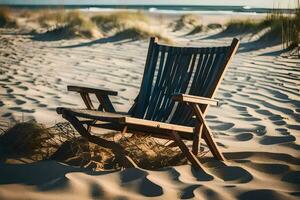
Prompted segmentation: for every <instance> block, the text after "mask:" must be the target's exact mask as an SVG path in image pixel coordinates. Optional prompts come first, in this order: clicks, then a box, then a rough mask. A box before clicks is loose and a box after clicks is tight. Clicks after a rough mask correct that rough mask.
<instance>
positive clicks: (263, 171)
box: [0, 16, 300, 200]
mask: <svg viewBox="0 0 300 200" xmlns="http://www.w3.org/2000/svg"><path fill="white" fill-rule="evenodd" d="M220 17H221V18H222V16H220ZM220 20H221V19H220ZM0 31H1V34H0V58H1V59H0V114H1V117H2V118H5V119H10V120H20V119H22V118H24V119H25V120H27V119H31V118H35V119H36V120H38V121H39V122H42V123H45V124H48V125H51V124H53V123H55V122H57V121H61V120H62V119H61V118H60V117H59V116H58V115H57V114H56V112H55V108H56V107H58V106H75V107H76V106H81V107H82V106H83V103H82V102H81V99H80V97H79V96H78V95H76V94H73V93H68V92H67V91H66V86H67V85H87V86H93V87H101V88H107V89H113V90H116V91H118V92H119V96H118V97H112V100H113V103H114V105H115V106H116V108H117V110H120V111H126V110H128V108H129V107H130V105H131V104H132V102H133V99H134V98H135V96H136V94H137V92H138V90H139V85H140V82H141V78H142V75H143V68H144V62H145V56H146V53H147V52H146V51H147V45H148V41H134V42H132V41H117V42H109V43H102V41H104V40H101V39H100V40H95V41H89V40H83V39H75V40H69V41H68V40H63V41H34V40H31V39H30V36H28V35H14V32H16V31H15V30H14V29H12V30H8V29H1V30H0ZM211 34H213V33H211ZM183 35H184V33H183V32H179V33H175V34H174V33H173V36H174V37H175V36H176V37H178V40H177V41H179V42H178V43H179V44H180V45H186V44H188V45H192V46H214V45H224V44H227V45H228V44H230V41H231V38H230V37H228V38H223V37H222V38H221V37H220V38H216V39H203V38H205V37H204V36H203V34H199V35H194V36H188V37H187V36H183ZM250 47H251V48H252V47H253V45H252V46H251V44H249V43H247V41H246V40H244V42H243V43H242V45H241V48H240V52H239V53H238V54H237V55H236V56H235V58H234V61H233V63H232V64H231V66H230V68H229V71H228V72H227V74H226V76H225V79H224V81H223V82H222V85H221V88H220V89H219V90H218V93H217V98H218V99H219V100H220V101H221V104H220V106H219V107H211V108H210V109H209V111H208V116H207V119H208V122H209V125H210V127H211V129H212V130H213V132H214V134H215V137H216V140H217V142H218V144H219V146H220V149H221V151H223V152H224V154H225V157H226V158H227V159H228V160H227V161H226V162H224V163H222V162H219V161H216V160H214V159H212V158H211V157H210V156H209V155H208V157H206V158H202V159H201V162H202V163H203V165H204V166H205V168H206V170H207V174H204V173H202V172H197V171H194V170H193V169H191V166H190V165H184V166H176V167H169V168H166V169H161V170H158V171H148V170H143V169H127V170H124V171H121V172H113V173H106V172H97V173H96V172H89V171H84V170H82V169H78V168H75V167H71V166H67V165H64V164H61V163H57V162H55V161H42V162H37V163H32V164H25V165H24V164H4V163H0V199H141V198H145V199H147V198H149V199H150V198H151V199H244V200H247V199H282V200H285V199H299V196H300V152H299V149H300V146H299V135H300V125H299V122H300V60H299V59H298V60H297V59H292V58H284V57H281V56H279V54H276V51H279V50H280V46H273V47H268V48H261V49H258V50H255V51H250V50H249V48H250ZM254 47H255V46H254ZM274 52H275V53H274Z"/></svg>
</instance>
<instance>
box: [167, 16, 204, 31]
mask: <svg viewBox="0 0 300 200" xmlns="http://www.w3.org/2000/svg"><path fill="white" fill-rule="evenodd" d="M172 26H174V28H173V31H179V30H181V29H183V28H189V29H193V30H197V29H198V30H199V27H201V23H200V20H199V18H198V17H197V16H196V15H191V14H187V15H182V16H181V17H180V18H179V19H178V20H177V21H176V22H175V24H172ZM193 30H192V31H191V32H197V31H193Z"/></svg>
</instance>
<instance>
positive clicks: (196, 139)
mask: <svg viewBox="0 0 300 200" xmlns="http://www.w3.org/2000/svg"><path fill="white" fill-rule="evenodd" d="M202 129H203V124H199V125H198V126H197V127H196V129H195V133H194V139H193V147H192V152H193V154H194V155H195V156H197V155H198V152H199V148H200V141H199V140H200V138H201V136H202Z"/></svg>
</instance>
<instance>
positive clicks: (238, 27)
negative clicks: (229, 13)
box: [224, 19, 268, 34]
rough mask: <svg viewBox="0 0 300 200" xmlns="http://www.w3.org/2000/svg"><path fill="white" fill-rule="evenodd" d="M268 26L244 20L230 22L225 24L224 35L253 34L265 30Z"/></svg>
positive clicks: (256, 21) (257, 21) (258, 21)
mask: <svg viewBox="0 0 300 200" xmlns="http://www.w3.org/2000/svg"><path fill="white" fill-rule="evenodd" d="M267 26H268V25H267V24H265V23H262V22H261V21H260V20H253V19H246V20H237V19H234V20H231V21H229V22H228V23H227V24H226V29H225V31H224V32H226V33H235V34H240V33H253V32H259V30H261V29H263V28H266V27H267Z"/></svg>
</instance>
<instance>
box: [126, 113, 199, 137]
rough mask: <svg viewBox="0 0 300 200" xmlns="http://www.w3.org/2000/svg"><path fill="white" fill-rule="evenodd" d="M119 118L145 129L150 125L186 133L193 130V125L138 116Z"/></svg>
mask: <svg viewBox="0 0 300 200" xmlns="http://www.w3.org/2000/svg"><path fill="white" fill-rule="evenodd" d="M121 120H124V121H122V122H123V123H124V124H134V125H141V126H145V129H147V127H152V128H159V129H165V130H175V131H180V132H185V133H187V134H188V133H193V132H194V128H193V127H188V126H181V125H176V124H169V123H163V122H158V121H151V120H145V119H138V118H133V117H124V118H122V119H121Z"/></svg>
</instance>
